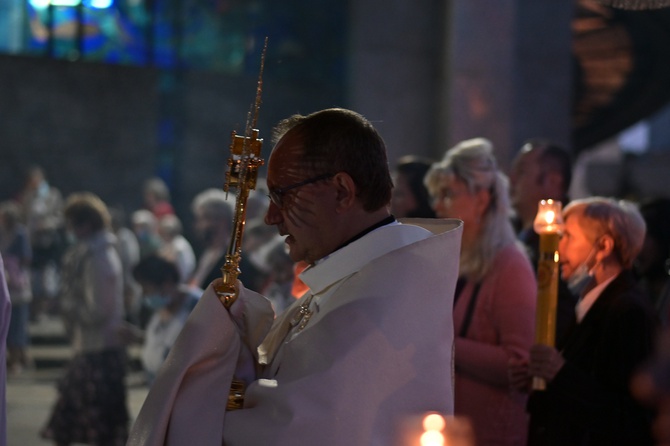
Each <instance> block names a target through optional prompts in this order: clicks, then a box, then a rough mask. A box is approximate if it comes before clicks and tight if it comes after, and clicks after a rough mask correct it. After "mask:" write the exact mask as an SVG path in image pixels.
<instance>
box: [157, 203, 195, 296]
mask: <svg viewBox="0 0 670 446" xmlns="http://www.w3.org/2000/svg"><path fill="white" fill-rule="evenodd" d="M182 232H183V227H182V224H181V220H179V217H177V216H176V215H166V216H164V217H163V218H161V219H160V220H159V221H158V234H159V235H160V237H161V239H162V240H163V244H162V246H161V248H160V249H159V250H158V254H159V255H160V256H161V257H164V258H166V259H168V260H171V261H173V262H174V263H175V265H177V268H178V269H179V277H180V279H179V281H180V282H181V283H185V282H186V281H187V280H188V279H189V278H190V277H191V275H192V274H193V271H194V270H195V253H194V252H193V247H192V246H191V243H189V241H188V240H186V238H185V237H184V236H183V235H182Z"/></svg>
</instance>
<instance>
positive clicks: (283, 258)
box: [261, 237, 300, 316]
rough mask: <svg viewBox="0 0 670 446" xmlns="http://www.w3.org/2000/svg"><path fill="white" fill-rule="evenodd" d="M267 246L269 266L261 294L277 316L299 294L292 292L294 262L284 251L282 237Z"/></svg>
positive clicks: (284, 245)
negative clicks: (268, 301)
mask: <svg viewBox="0 0 670 446" xmlns="http://www.w3.org/2000/svg"><path fill="white" fill-rule="evenodd" d="M268 247H269V249H267V250H266V260H265V262H266V264H267V265H268V267H269V268H270V275H269V278H268V285H267V286H266V287H265V288H264V290H263V292H262V293H261V294H263V296H265V297H267V298H268V299H269V300H270V303H272V309H273V310H274V312H275V316H278V315H279V314H281V313H282V312H283V311H284V310H285V309H286V308H288V307H289V306H290V305H291V304H292V303H293V302H294V301H295V300H296V298H298V297H300V296H294V295H293V294H292V291H293V279H294V276H293V268H294V262H293V260H291V257H290V256H289V255H288V252H287V251H286V244H285V243H284V239H283V238H282V237H277V238H274V239H273V240H272V241H271V242H269V244H268Z"/></svg>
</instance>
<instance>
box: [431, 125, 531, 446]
mask: <svg viewBox="0 0 670 446" xmlns="http://www.w3.org/2000/svg"><path fill="white" fill-rule="evenodd" d="M426 185H427V187H428V190H429V191H430V193H431V195H432V197H433V200H434V204H433V206H434V207H435V211H436V213H437V216H438V217H450V218H459V219H461V220H463V238H462V247H461V255H460V273H459V276H460V279H459V283H458V285H457V287H456V295H455V297H454V298H455V304H454V330H455V334H456V341H455V362H456V382H455V384H456V388H455V393H456V397H455V413H456V415H460V416H465V417H468V418H469V419H470V420H471V421H472V424H473V427H474V430H475V435H476V437H477V444H478V445H480V446H485V445H493V444H495V445H523V444H525V438H526V430H527V416H526V414H525V402H526V397H525V396H524V395H523V394H522V393H520V392H513V391H511V389H510V382H509V378H508V373H507V367H508V362H509V361H511V360H519V361H521V360H523V359H524V358H526V357H527V355H528V349H529V348H530V346H531V344H532V342H533V333H534V327H535V325H534V324H535V299H536V294H537V284H536V281H535V274H534V273H533V269H532V268H531V264H530V262H529V260H528V258H527V256H526V255H525V251H524V250H523V248H521V247H520V245H518V242H517V240H516V237H515V234H514V230H513V228H512V225H511V223H510V214H511V210H510V201H509V195H508V187H507V178H506V177H505V176H504V175H503V173H502V172H500V170H499V169H498V167H497V163H496V160H495V157H494V155H493V147H492V145H491V143H490V141H488V140H486V139H484V138H476V139H471V140H467V141H463V142H461V143H459V144H458V145H456V146H455V147H453V148H452V149H450V150H449V151H447V153H446V154H445V156H444V159H443V160H442V161H441V162H439V163H436V164H434V165H433V166H432V168H431V170H430V171H429V172H428V174H427V176H426Z"/></svg>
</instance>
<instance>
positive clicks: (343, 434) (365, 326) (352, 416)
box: [129, 109, 461, 446]
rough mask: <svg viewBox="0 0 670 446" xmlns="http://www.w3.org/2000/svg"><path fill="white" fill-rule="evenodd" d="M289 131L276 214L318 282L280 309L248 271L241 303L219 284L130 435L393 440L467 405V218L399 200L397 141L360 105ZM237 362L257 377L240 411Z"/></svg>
mask: <svg viewBox="0 0 670 446" xmlns="http://www.w3.org/2000/svg"><path fill="white" fill-rule="evenodd" d="M276 140H277V141H278V142H277V143H276V145H275V147H274V149H273V151H272V153H271V155H270V157H269V160H268V175H267V186H268V189H269V191H270V194H269V195H270V198H271V203H270V205H269V207H268V209H267V213H266V215H265V222H266V223H267V224H269V225H274V226H276V227H277V229H278V230H279V233H280V234H281V235H282V236H283V237H285V243H286V245H287V249H288V253H289V255H290V257H291V259H292V260H293V261H299V260H305V261H306V262H307V263H308V264H309V267H308V268H306V269H305V270H304V271H303V272H302V273H301V275H300V276H301V279H302V280H303V281H304V282H305V283H306V284H307V285H308V287H309V291H308V292H307V293H305V294H304V295H303V296H302V298H300V299H299V300H297V301H296V302H294V303H293V304H292V305H291V306H290V307H289V308H287V309H286V310H284V312H283V313H282V314H281V315H280V316H279V317H277V318H276V319H275V320H274V321H273V320H272V318H273V314H272V312H271V310H270V308H269V303H268V302H267V300H265V299H264V298H262V297H261V296H260V295H258V294H256V293H253V292H251V291H249V290H247V289H245V288H243V287H241V288H240V292H239V298H238V299H237V300H236V301H235V303H234V304H233V305H232V306H231V307H230V309H229V310H226V309H225V308H224V307H223V305H221V303H220V302H219V300H218V299H217V297H216V296H215V294H214V292H213V289H212V286H210V287H209V288H208V289H207V290H206V291H205V293H204V294H203V296H202V298H201V299H200V301H199V303H198V305H197V306H196V308H195V309H194V310H193V313H192V315H191V318H190V319H189V321H188V322H187V323H186V326H185V327H184V329H183V331H182V334H181V335H180V337H179V339H178V340H177V342H176V343H175V345H174V346H173V348H172V350H171V352H170V355H169V356H168V358H167V360H166V366H164V367H163V369H162V370H161V372H160V373H159V375H158V377H157V378H156V381H155V384H154V387H153V388H152V389H151V392H150V393H149V395H148V397H147V401H146V402H145V404H144V406H143V408H142V410H141V411H140V414H139V416H138V419H137V422H136V423H135V425H134V427H133V431H132V434H131V438H130V442H129V444H130V445H131V446H134V445H148V444H164V443H166V444H198V445H209V444H211V445H220V444H222V443H224V444H226V445H240V444H245V445H247V444H274V445H289V444H291V445H293V444H319V445H352V444H393V442H394V441H396V439H397V438H399V435H401V432H399V431H398V429H399V428H400V426H402V424H403V422H404V421H409V420H411V419H412V417H414V416H418V415H421V414H423V413H425V412H426V411H437V412H440V413H443V414H452V413H453V398H454V393H453V388H452V386H453V381H452V380H453V377H452V375H451V371H452V367H453V363H452V354H453V328H452V325H451V322H450V321H451V320H452V314H451V313H452V306H453V305H452V298H453V293H454V288H455V284H456V276H457V269H458V257H459V256H458V253H459V249H460V235H461V222H460V221H454V220H433V221H432V223H431V224H428V225H427V227H421V226H418V225H415V224H412V223H411V222H404V223H401V222H399V221H397V220H396V219H395V218H394V217H393V216H392V215H391V214H390V211H389V207H388V205H389V202H390V199H391V191H392V180H391V175H390V173H389V168H388V161H387V156H386V149H385V145H384V142H383V140H382V138H381V137H380V135H379V134H378V132H377V130H376V129H375V128H374V127H373V126H372V124H371V123H370V122H369V121H368V120H367V119H365V118H364V117H363V116H361V115H360V114H358V113H355V112H353V111H350V110H345V109H327V110H322V111H319V112H315V113H313V114H310V115H308V116H301V115H296V116H293V117H291V118H288V119H287V120H285V121H282V122H281V123H280V125H279V126H278V127H277V130H276ZM259 307H260V308H259ZM259 318H260V319H261V320H259ZM245 359H246V360H249V361H248V362H245V361H244V360H245ZM236 366H237V367H236ZM244 367H246V368H244ZM233 375H235V376H236V377H237V378H238V379H240V378H242V377H243V379H244V380H246V383H247V388H246V392H245V395H244V406H243V408H242V409H238V410H232V411H226V410H225V406H226V401H227V399H228V386H227V385H228V384H230V382H231V378H232V377H233Z"/></svg>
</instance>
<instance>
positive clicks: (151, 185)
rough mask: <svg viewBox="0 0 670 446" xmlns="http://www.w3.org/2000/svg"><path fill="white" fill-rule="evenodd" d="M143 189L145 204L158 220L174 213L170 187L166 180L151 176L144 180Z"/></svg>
mask: <svg viewBox="0 0 670 446" xmlns="http://www.w3.org/2000/svg"><path fill="white" fill-rule="evenodd" d="M142 191H143V193H144V195H143V197H144V205H145V206H146V208H147V209H148V210H150V211H151V212H152V213H153V214H154V216H156V218H157V219H158V220H160V219H161V218H163V217H165V216H166V215H174V208H173V207H172V203H171V202H170V189H168V187H167V184H165V181H163V180H162V179H160V178H158V177H153V178H149V179H148V180H146V181H145V182H144V188H143V189H142Z"/></svg>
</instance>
